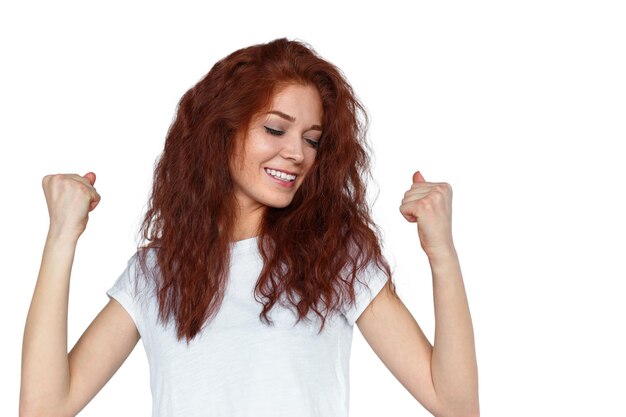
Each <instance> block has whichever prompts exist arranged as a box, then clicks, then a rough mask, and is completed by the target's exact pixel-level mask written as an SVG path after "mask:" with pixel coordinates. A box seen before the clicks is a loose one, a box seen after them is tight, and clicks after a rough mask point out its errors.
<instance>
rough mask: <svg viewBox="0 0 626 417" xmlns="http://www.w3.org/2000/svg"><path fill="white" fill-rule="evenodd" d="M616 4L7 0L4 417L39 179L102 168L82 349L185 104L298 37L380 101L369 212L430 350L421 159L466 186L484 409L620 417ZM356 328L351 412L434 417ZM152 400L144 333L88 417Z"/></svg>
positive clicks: (0, 181) (143, 408)
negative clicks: (186, 97) (267, 45)
mask: <svg viewBox="0 0 626 417" xmlns="http://www.w3.org/2000/svg"><path fill="white" fill-rule="evenodd" d="M408 3H409V2H406V4H408ZM620 3H621V2H618V1H615V2H609V1H586V2H585V1H546V0H542V1H524V2H521V1H520V2H503V1H474V2H460V1H459V2H419V3H416V4H415V5H414V6H412V7H408V6H406V5H405V3H403V2H394V1H387V2H384V3H383V4H384V7H376V6H369V5H365V4H364V3H363V2H358V3H357V2H351V3H347V2H339V1H332V2H330V1H316V2H307V3H297V2H293V1H289V2H287V1H281V2H279V1H264V2H255V3H250V4H243V3H240V2H236V1H232V2H208V1H207V2H198V3H187V2H181V1H178V2H171V3H169V4H166V3H162V2H133V1H123V2H122V1H108V2H102V3H100V4H98V5H95V4H91V3H89V4H87V2H78V1H77V2H74V3H72V2H67V1H56V2H44V1H39V2H32V1H31V2H29V1H22V2H19V3H18V2H13V4H11V3H10V2H3V3H2V6H0V46H1V50H0V53H1V58H0V60H1V62H2V64H1V65H0V89H1V92H0V120H1V122H0V132H1V133H0V135H1V138H2V139H1V141H2V142H1V144H2V146H1V148H0V189H1V190H2V197H1V198H2V204H0V210H1V216H0V230H1V231H2V232H1V235H0V236H1V237H0V256H1V265H2V286H3V287H2V288H3V291H2V303H0V317H1V318H2V328H3V337H2V345H3V350H2V352H3V355H2V357H1V359H0V361H1V362H0V368H1V370H2V371H1V372H0V383H1V384H2V389H1V390H0V392H2V394H0V395H1V396H2V398H1V399H0V415H3V416H4V415H6V416H9V415H16V414H17V409H18V407H17V406H18V397H19V381H20V355H21V341H22V334H23V328H24V322H25V319H26V314H27V311H28V306H29V304H30V299H31V296H32V291H33V289H34V285H35V281H36V277H37V274H38V271H39V264H40V261H41V252H42V249H43V243H44V241H45V237H46V232H47V227H48V213H47V207H46V204H45V199H44V195H43V192H42V189H41V179H42V178H43V176H44V175H46V174H51V173H62V172H64V173H70V172H72V173H79V174H81V175H83V174H84V173H86V172H87V171H93V172H95V173H96V175H97V181H96V188H97V190H98V192H99V193H100V194H101V196H102V201H101V203H100V205H99V206H98V207H97V209H96V210H95V211H94V212H92V213H91V215H90V220H89V225H88V228H87V230H86V232H85V233H84V234H83V236H82V237H81V239H80V241H79V245H78V249H77V253H76V258H75V263H74V268H73V271H72V284H71V293H70V312H69V313H70V318H69V343H70V347H71V346H73V344H74V342H75V341H76V340H77V338H78V337H79V336H80V334H81V333H82V331H83V330H84V329H85V328H86V326H87V325H88V324H89V323H90V322H91V320H92V319H93V317H94V316H95V315H96V314H97V312H98V311H99V310H100V309H101V308H102V307H103V306H104V304H105V303H106V302H107V297H106V295H105V291H106V290H107V289H108V288H109V287H110V286H111V285H112V284H113V282H114V281H115V279H116V278H117V276H118V275H119V274H120V273H121V272H122V271H123V269H124V268H125V266H126V261H127V260H128V258H129V257H130V256H131V255H132V254H133V252H134V248H135V243H136V242H135V232H136V230H137V228H138V223H139V220H140V218H141V215H142V214H143V212H144V209H145V203H146V199H147V196H148V191H149V187H150V184H151V179H152V172H153V163H154V162H155V160H156V158H157V157H158V155H159V153H160V152H161V150H162V147H163V142H164V138H165V134H166V131H167V128H168V126H169V124H170V122H171V120H172V118H173V116H174V111H175V108H176V104H177V103H178V100H179V99H180V97H181V96H182V94H183V93H184V92H185V91H186V90H187V89H188V88H190V87H191V86H192V85H193V84H195V83H196V82H197V81H198V80H199V79H200V78H201V77H202V76H203V75H204V74H206V72H208V71H209V69H210V68H211V66H212V65H213V64H214V63H215V62H216V61H217V60H218V59H220V58H222V57H224V56H225V55H227V54H228V53H230V52H232V51H234V50H236V49H239V48H242V47H245V46H248V45H252V44H256V43H262V42H267V41H270V40H273V39H275V38H278V37H284V36H285V37H288V38H290V39H300V40H304V41H306V42H308V43H309V44H310V45H311V46H312V47H313V48H315V49H316V50H317V52H319V53H320V54H321V55H322V56H323V57H325V58H326V59H328V60H329V61H331V62H333V63H334V64H336V65H337V66H338V67H339V68H341V69H342V70H343V72H344V73H345V75H346V77H347V78H348V80H349V81H350V82H351V84H352V86H353V87H354V89H355V91H356V93H357V94H358V96H359V97H360V98H361V100H362V101H363V103H364V104H365V106H366V107H367V109H368V111H369V114H370V116H371V129H370V131H369V138H370V141H371V143H372V146H373V149H374V155H373V162H374V170H373V177H374V179H375V183H372V185H371V187H370V194H371V196H372V198H371V201H372V202H373V203H374V204H373V212H374V215H375V220H376V221H377V223H378V224H379V225H380V227H381V228H382V230H383V232H384V235H383V236H384V244H385V252H386V253H387V255H388V259H389V260H390V262H391V264H392V266H393V267H394V268H395V270H394V272H395V274H394V277H395V280H396V282H397V286H398V290H399V294H400V296H401V298H402V299H403V301H404V302H405V304H406V305H407V307H408V308H409V309H410V310H411V312H412V313H413V315H414V316H415V318H416V319H417V321H418V322H419V323H420V325H421V326H422V328H423V329H424V331H425V333H426V334H427V335H428V336H429V338H430V339H431V341H432V336H433V328H434V326H433V324H434V321H433V304H432V282H431V276H430V270H429V268H428V263H427V260H426V257H425V255H424V254H423V253H422V251H421V248H420V246H419V241H418V237H417V233H416V226H415V224H412V223H408V222H407V221H406V220H405V219H404V218H403V217H402V215H401V214H400V213H399V211H398V207H399V205H400V201H401V199H402V197H403V194H404V192H405V191H406V190H408V189H409V187H410V185H411V176H412V174H413V172H414V171H415V170H418V169H419V170H421V172H422V173H423V175H424V177H425V178H426V180H427V181H432V182H448V183H450V184H451V185H452V188H453V190H454V199H453V207H454V215H453V228H454V238H455V243H456V246H457V251H458V253H459V257H460V260H461V266H462V271H463V276H464V280H465V283H466V288H467V293H468V297H469V301H470V307H471V311H472V317H473V320H474V328H475V334H476V346H477V352H478V362H479V371H480V396H481V410H482V415H483V416H529V415H533V416H555V415H563V416H565V415H568V416H572V415H575V416H591V415H596V416H624V415H626V404H625V403H624V401H623V395H624V392H625V389H626V382H625V379H624V375H626V360H625V359H624V353H625V352H626V342H625V330H624V329H625V328H626V326H625V325H624V321H625V320H624V318H625V317H626V307H625V304H626V303H624V302H623V300H624V295H625V292H624V285H623V281H624V279H625V278H626V267H625V265H624V259H625V256H624V252H625V250H626V244H625V236H626V222H625V220H624V214H625V213H626V202H625V199H624V194H625V191H624V190H625V188H624V180H626V168H625V164H624V159H625V155H626V152H624V151H623V150H620V149H621V146H620V145H621V142H624V140H625V139H626V120H625V119H626V117H625V116H626V81H625V80H626V76H625V74H626V29H625V27H626V25H625V24H624V22H625V21H626V14H625V13H624V7H623V6H622V5H621V4H620ZM209 4H210V5H209ZM329 175H332V173H329ZM376 197H377V198H376ZM374 199H375V201H374ZM354 335H355V338H354V342H353V350H352V362H351V366H352V380H351V385H352V390H351V416H355V417H358V416H374V415H386V416H390V415H393V416H398V417H400V416H416V415H420V416H426V415H429V414H428V413H427V412H426V411H425V410H424V409H423V408H422V407H421V406H420V405H419V403H417V401H416V400H415V399H414V398H413V397H412V396H411V395H410V394H409V393H408V392H407V391H406V390H405V389H404V387H403V386H402V385H400V383H398V382H397V380H396V379H395V378H394V377H393V375H392V374H391V373H390V372H389V371H388V370H387V369H386V368H385V367H384V365H383V364H382V363H381V362H380V360H379V359H378V357H377V356H376V355H375V354H374V353H373V351H372V350H371V348H370V347H369V345H367V343H366V342H365V341H364V339H363V338H362V336H361V334H360V333H359V331H358V329H357V328H356V326H355V332H354ZM150 401H151V400H150V391H149V375H148V367H147V359H146V356H145V353H144V351H143V346H142V345H141V343H139V344H138V346H137V348H136V349H135V350H134V352H133V353H132V354H131V356H130V358H129V359H128V360H127V361H126V363H125V364H124V365H123V366H122V367H121V368H120V370H119V371H118V373H117V374H116V375H115V376H114V377H113V378H112V380H111V381H110V382H109V383H108V384H107V385H106V386H105V387H104V388H103V390H102V391H101V392H100V393H99V394H98V395H97V396H96V398H95V399H94V400H93V401H92V402H91V403H90V404H89V405H87V407H86V408H85V409H84V411H83V412H82V414H81V415H84V416H111V415H120V416H131V415H132V416H147V415H150V409H151V403H150Z"/></svg>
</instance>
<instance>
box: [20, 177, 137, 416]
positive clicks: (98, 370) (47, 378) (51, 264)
mask: <svg viewBox="0 0 626 417" xmlns="http://www.w3.org/2000/svg"><path fill="white" fill-rule="evenodd" d="M94 183H95V174H93V173H88V174H86V175H85V176H84V177H81V176H79V175H75V174H59V175H47V176H46V177H44V178H43V181H42V186H43V189H44V193H45V196H46V202H47V204H48V211H49V214H50V227H49V230H48V236H47V238H46V243H45V246H44V250H43V256H42V260H41V267H40V269H39V275H38V278H37V283H36V285H35V291H34V294H33V299H32V301H31V305H30V309H29V311H28V316H27V319H26V326H25V330H24V340H23V344H22V379H21V386H20V416H22V417H31V416H48V415H50V416H74V415H76V414H77V413H78V412H79V411H80V410H81V409H82V408H83V407H84V406H85V405H86V404H87V403H88V402H89V401H90V400H91V399H92V398H93V396H94V395H95V394H96V393H97V392H98V391H99V390H100V389H101V388H102V386H104V384H105V383H106V382H107V381H108V380H109V379H110V377H111V376H112V375H113V374H114V373H115V371H116V370H117V369H118V368H119V367H120V365H121V364H122V363H123V362H124V360H125V359H126V358H127V357H128V355H129V354H130V352H131V351H132V349H133V348H134V346H135V345H136V344H137V341H138V340H139V334H138V332H137V329H136V327H135V325H134V323H133V321H132V319H131V318H130V316H129V315H128V314H127V313H126V311H125V310H124V309H123V307H122V306H121V305H120V304H119V303H117V301H114V300H111V301H110V302H109V303H108V304H107V305H106V306H105V307H104V309H103V310H102V311H101V312H100V314H99V315H98V316H97V317H96V318H95V319H94V321H93V322H92V324H91V325H90V326H89V327H88V328H87V330H86V331H85V333H84V334H83V335H82V336H81V338H80V340H79V341H78V342H77V343H76V345H75V347H74V348H73V349H72V351H71V352H70V353H69V354H68V351H67V311H68V295H69V282H70V275H71V269H72V264H73V261H74V254H75V251H76V245H77V242H78V239H79V237H80V235H81V234H82V232H83V231H84V230H85V228H86V225H87V221H88V213H89V212H90V211H92V210H93V209H94V208H95V207H96V206H97V205H98V203H99V201H100V196H99V195H98V193H97V192H96V190H95V189H94V188H93V184H94Z"/></svg>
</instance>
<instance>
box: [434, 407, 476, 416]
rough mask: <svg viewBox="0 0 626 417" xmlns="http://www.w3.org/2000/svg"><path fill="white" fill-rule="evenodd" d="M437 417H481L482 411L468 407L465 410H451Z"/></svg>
mask: <svg viewBox="0 0 626 417" xmlns="http://www.w3.org/2000/svg"><path fill="white" fill-rule="evenodd" d="M436 417H480V409H479V408H478V405H476V407H468V408H463V409H458V408H457V409H449V410H445V411H444V412H442V413H438V414H437V415H436Z"/></svg>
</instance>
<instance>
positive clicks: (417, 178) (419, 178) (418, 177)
mask: <svg viewBox="0 0 626 417" xmlns="http://www.w3.org/2000/svg"><path fill="white" fill-rule="evenodd" d="M413 182H426V180H425V179H424V176H423V175H422V173H421V172H419V171H415V173H414V174H413Z"/></svg>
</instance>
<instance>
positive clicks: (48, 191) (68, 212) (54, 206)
mask: <svg viewBox="0 0 626 417" xmlns="http://www.w3.org/2000/svg"><path fill="white" fill-rule="evenodd" d="M95 182H96V174H94V173H93V172H88V173H87V174H85V175H84V176H82V177H81V176H80V175H77V174H55V175H46V176H45V177H43V180H42V187H43V192H44V194H45V196H46V203H47V204H48V213H49V215H50V232H52V233H54V234H56V235H63V236H70V237H74V238H76V239H78V237H80V235H81V234H82V233H83V232H84V231H85V228H86V227H87V221H88V220H89V212H90V211H92V210H93V209H95V208H96V206H97V205H98V203H99V202H100V194H98V193H97V192H96V189H95V188H94V186H93V185H94V184H95Z"/></svg>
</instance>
